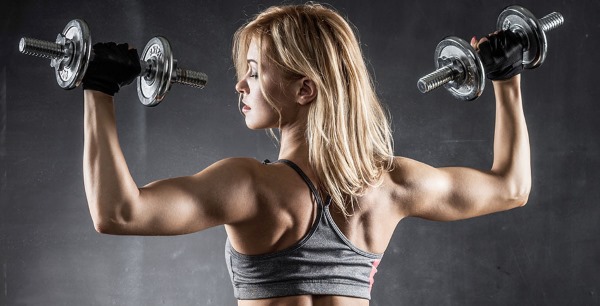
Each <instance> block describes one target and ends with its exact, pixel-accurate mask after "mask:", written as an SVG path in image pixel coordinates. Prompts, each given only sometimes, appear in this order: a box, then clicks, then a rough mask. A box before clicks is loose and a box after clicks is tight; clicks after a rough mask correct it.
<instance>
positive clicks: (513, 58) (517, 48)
mask: <svg viewBox="0 0 600 306" xmlns="http://www.w3.org/2000/svg"><path fill="white" fill-rule="evenodd" d="M479 55H480V57H481V61H482V63H483V67H484V69H485V75H486V77H487V78H488V79H490V80H507V79H510V78H512V77H513V76H515V75H517V74H519V73H521V71H523V44H522V43H521V38H520V37H519V35H518V34H516V33H514V32H511V31H500V32H497V33H494V34H490V35H488V36H487V41H484V42H482V43H480V44H479Z"/></svg>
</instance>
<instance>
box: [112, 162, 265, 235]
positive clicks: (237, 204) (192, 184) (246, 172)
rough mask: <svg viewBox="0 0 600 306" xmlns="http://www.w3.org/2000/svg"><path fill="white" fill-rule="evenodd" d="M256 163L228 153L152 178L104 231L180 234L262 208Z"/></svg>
mask: <svg viewBox="0 0 600 306" xmlns="http://www.w3.org/2000/svg"><path fill="white" fill-rule="evenodd" d="M256 164H258V161H255V160H251V159H240V158H231V159H225V160H222V161H219V162H217V163H215V164H213V165H211V166H209V167H208V168H206V169H204V170H203V171H201V172H199V173H197V174H195V175H192V176H185V177H177V178H170V179H165V180H159V181H156V182H153V183H150V184H148V185H146V186H144V187H142V188H139V194H138V195H137V196H135V197H133V199H131V200H130V201H128V203H125V204H124V205H123V206H122V208H121V209H120V210H119V212H118V213H116V215H115V218H114V219H115V220H111V222H110V223H109V224H110V227H111V228H110V229H107V230H105V231H104V232H109V233H115V234H135V235H178V234H185V233H191V232H196V231H199V230H202V229H206V228H209V227H212V226H216V225H221V224H227V223H234V222H237V221H240V220H244V219H245V218H247V217H248V216H249V215H251V214H252V213H253V212H254V211H255V208H256V205H255V201H254V199H255V198H256V196H255V194H254V192H253V188H252V185H253V180H254V177H255V175H254V169H255V168H256Z"/></svg>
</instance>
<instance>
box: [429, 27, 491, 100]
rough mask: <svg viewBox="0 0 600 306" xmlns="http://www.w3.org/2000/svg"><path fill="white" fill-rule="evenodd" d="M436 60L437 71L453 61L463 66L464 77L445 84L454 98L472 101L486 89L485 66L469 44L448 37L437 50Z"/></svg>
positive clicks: (459, 39)
mask: <svg viewBox="0 0 600 306" xmlns="http://www.w3.org/2000/svg"><path fill="white" fill-rule="evenodd" d="M434 59H435V65H436V69H439V68H441V67H443V66H446V65H447V64H448V61H451V60H452V61H453V62H454V63H455V64H457V65H461V66H462V67H460V68H461V70H462V74H463V76H462V77H459V78H455V80H453V81H450V82H448V83H446V84H444V87H445V88H446V89H447V90H448V91H449V92H450V93H451V94H452V95H453V96H454V97H456V98H458V99H461V100H468V101H470V100H474V99H476V98H477V97H479V96H480V95H481V93H482V92H483V89H484V87H485V74H484V70H483V64H482V63H481V59H480V58H479V55H478V54H477V51H475V49H473V47H471V45H470V44H469V43H467V42H466V41H465V40H463V39H461V38H458V37H454V36H450V37H446V38H445V39H444V40H442V41H440V43H439V44H438V45H437V47H436V48H435V54H434ZM458 73H460V72H458Z"/></svg>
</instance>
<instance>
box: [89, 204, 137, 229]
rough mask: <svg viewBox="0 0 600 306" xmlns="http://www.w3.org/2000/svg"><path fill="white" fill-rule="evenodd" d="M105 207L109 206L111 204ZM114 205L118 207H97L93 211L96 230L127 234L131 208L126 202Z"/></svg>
mask: <svg viewBox="0 0 600 306" xmlns="http://www.w3.org/2000/svg"><path fill="white" fill-rule="evenodd" d="M96 207H103V206H96ZM104 207H109V205H106V206H104ZM114 207H118V208H117V209H112V210H106V209H104V210H103V209H96V210H94V211H92V221H93V222H94V229H95V230H96V232H98V233H100V234H107V235H123V234H125V229H126V228H127V225H128V224H129V223H130V221H131V213H130V212H131V210H130V209H128V208H127V207H129V206H127V205H125V204H123V205H117V206H114Z"/></svg>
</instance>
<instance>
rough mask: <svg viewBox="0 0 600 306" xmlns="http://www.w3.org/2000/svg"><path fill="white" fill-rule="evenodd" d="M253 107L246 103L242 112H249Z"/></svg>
mask: <svg viewBox="0 0 600 306" xmlns="http://www.w3.org/2000/svg"><path fill="white" fill-rule="evenodd" d="M251 109H252V108H251V107H250V106H248V105H246V104H244V107H242V112H244V113H247V112H249V111H250V110H251Z"/></svg>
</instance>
